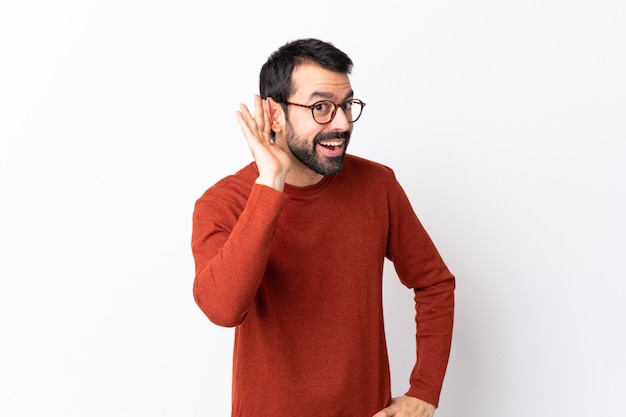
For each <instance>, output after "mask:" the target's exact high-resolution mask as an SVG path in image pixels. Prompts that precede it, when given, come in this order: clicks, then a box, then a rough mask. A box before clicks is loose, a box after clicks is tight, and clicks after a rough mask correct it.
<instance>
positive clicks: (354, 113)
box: [313, 100, 363, 123]
mask: <svg viewBox="0 0 626 417" xmlns="http://www.w3.org/2000/svg"><path fill="white" fill-rule="evenodd" d="M337 107H341V109H342V110H343V112H344V114H345V116H346V119H348V122H351V123H352V122H354V121H355V120H357V119H358V118H359V116H361V111H362V110H363V105H362V103H361V101H359V100H349V101H346V102H345V103H342V104H339V105H337V106H336V105H335V103H333V102H332V101H330V100H323V101H320V102H317V103H315V105H314V106H313V118H314V119H315V121H317V122H318V123H329V122H330V121H331V120H333V119H334V118H335V116H336V114H337Z"/></svg>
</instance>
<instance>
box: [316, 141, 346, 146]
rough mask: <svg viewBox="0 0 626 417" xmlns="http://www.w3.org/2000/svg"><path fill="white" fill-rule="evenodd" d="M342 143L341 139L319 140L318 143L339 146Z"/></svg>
mask: <svg viewBox="0 0 626 417" xmlns="http://www.w3.org/2000/svg"><path fill="white" fill-rule="evenodd" d="M342 143H343V141H340V140H339V141H322V142H320V145H324V146H341V144H342Z"/></svg>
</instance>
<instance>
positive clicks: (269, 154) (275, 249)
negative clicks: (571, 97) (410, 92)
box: [192, 39, 455, 417]
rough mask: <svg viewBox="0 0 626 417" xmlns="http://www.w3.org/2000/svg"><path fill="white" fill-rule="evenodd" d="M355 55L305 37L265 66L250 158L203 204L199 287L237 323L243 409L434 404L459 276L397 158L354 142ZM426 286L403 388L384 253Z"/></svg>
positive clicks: (387, 415)
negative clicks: (392, 372)
mask: <svg viewBox="0 0 626 417" xmlns="http://www.w3.org/2000/svg"><path fill="white" fill-rule="evenodd" d="M351 69H352V61H351V60H350V58H349V57H348V56H347V55H346V54H345V53H343V52H342V51H340V50H338V49H337V48H335V47H334V46H333V45H331V44H328V43H325V42H321V41H319V40H315V39H303V40H297V41H294V42H291V43H288V44H286V45H284V46H283V47H281V48H279V49H278V50H277V51H276V52H275V53H274V54H272V55H271V56H270V58H269V59H268V61H267V62H266V63H265V64H264V66H263V67H262V69H261V74H260V93H261V96H255V100H254V116H253V115H252V114H251V113H250V112H249V111H248V109H247V107H246V106H245V105H243V104H242V105H241V109H240V111H239V112H237V118H238V121H239V124H240V126H241V129H242V131H243V134H244V136H245V138H246V140H247V142H248V145H249V148H250V150H251V152H252V155H253V157H254V163H251V164H250V165H248V166H246V167H244V168H243V169H242V170H240V171H239V172H237V173H236V174H235V175H231V176H228V177H226V178H224V179H223V180H221V181H219V182H218V183H217V184H215V185H214V186H213V187H211V188H210V189H208V190H207V191H206V192H205V193H204V195H203V196H202V197H201V198H200V199H199V200H198V201H197V202H196V206H195V210H194V217H193V236H192V249H193V254H194V258H195V262H196V277H195V281H194V297H195V300H196V302H197V304H198V306H199V307H200V308H201V309H202V311H203V312H204V313H205V314H206V315H207V316H208V318H209V319H210V320H211V321H213V322H214V323H216V324H218V325H222V326H236V330H235V346H234V358H233V397H232V415H233V416H235V417H279V416H280V417H286V416H288V417H309V416H310V417H353V416H354V417H371V416H375V417H391V416H396V417H403V416H404V417H408V416H411V417H430V416H432V415H433V414H434V411H435V407H436V406H437V405H438V401H439V393H440V390H441V385H442V383H443V378H444V374H445V371H446V366H447V361H448V356H449V351H450V342H451V336H452V322H453V310H454V295H453V294H454V285H455V281H454V277H453V275H452V274H451V273H450V272H449V271H448V269H447V268H446V266H445V264H444V262H443V261H442V259H441V257H440V256H439V254H438V252H437V250H436V249H435V247H434V245H433V244H432V242H431V240H430V238H429V237H428V235H427V233H426V231H425V230H424V228H423V227H422V226H421V224H420V222H419V220H418V219H417V217H416V215H415V213H414V212H413V210H412V208H411V205H410V203H409V201H408V199H407V197H406V195H405V193H404V192H403V190H402V188H401V187H400V185H399V184H398V182H397V181H396V179H395V177H394V175H393V172H392V171H391V169H389V168H387V167H385V166H382V165H380V164H377V163H374V162H371V161H367V160H364V159H361V158H358V157H355V156H352V155H346V148H347V146H348V143H349V141H350V138H351V134H352V129H353V124H354V123H355V122H356V121H357V120H358V118H359V117H360V116H361V112H362V110H363V107H364V106H365V103H363V102H362V101H360V100H358V99H355V98H354V95H353V91H352V88H351V85H350V80H349V74H350V72H351ZM385 257H387V258H389V259H391V260H392V261H393V263H394V267H395V269H396V271H397V273H398V276H399V278H400V280H401V281H402V282H403V283H404V284H405V285H406V286H408V287H410V288H413V289H414V296H415V302H416V311H417V313H416V322H417V336H416V337H417V362H416V365H415V367H414V369H413V372H412V374H411V378H410V388H409V390H408V392H407V393H406V395H405V396H403V397H400V398H396V399H393V400H392V399H391V389H390V376H389V363H388V358H387V349H386V344H385V334H384V329H383V312H382V272H383V261H384V258H385Z"/></svg>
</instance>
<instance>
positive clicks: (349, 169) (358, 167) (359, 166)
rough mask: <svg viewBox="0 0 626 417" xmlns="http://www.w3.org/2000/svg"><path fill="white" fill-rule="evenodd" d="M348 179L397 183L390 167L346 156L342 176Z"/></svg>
mask: <svg viewBox="0 0 626 417" xmlns="http://www.w3.org/2000/svg"><path fill="white" fill-rule="evenodd" d="M340 175H343V176H345V177H347V179H351V180H355V179H356V180H359V179H360V180H363V181H367V183H370V184H371V183H372V182H382V183H387V182H396V176H395V174H394V172H393V169H391V168H390V167H388V166H386V165H384V164H381V163H379V162H375V161H372V160H369V159H365V158H361V157H358V156H354V155H346V159H345V161H344V166H343V169H342V171H341V174H340Z"/></svg>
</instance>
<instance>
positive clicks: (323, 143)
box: [318, 139, 345, 151]
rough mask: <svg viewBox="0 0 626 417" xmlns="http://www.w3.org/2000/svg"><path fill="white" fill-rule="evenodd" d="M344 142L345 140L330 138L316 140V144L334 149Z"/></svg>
mask: <svg viewBox="0 0 626 417" xmlns="http://www.w3.org/2000/svg"><path fill="white" fill-rule="evenodd" d="M344 142H345V140H343V139H330V140H323V141H320V142H318V145H320V146H323V147H324V148H326V149H329V150H332V151H334V150H336V149H339V148H340V147H342V146H343V144H344Z"/></svg>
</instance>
